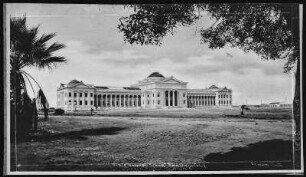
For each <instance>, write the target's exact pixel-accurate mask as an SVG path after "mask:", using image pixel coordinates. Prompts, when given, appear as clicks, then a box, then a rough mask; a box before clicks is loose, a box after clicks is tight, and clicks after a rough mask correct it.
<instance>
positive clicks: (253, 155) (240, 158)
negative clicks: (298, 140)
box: [204, 139, 293, 170]
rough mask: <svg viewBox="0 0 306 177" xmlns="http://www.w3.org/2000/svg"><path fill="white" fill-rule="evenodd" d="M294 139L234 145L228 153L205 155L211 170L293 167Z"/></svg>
mask: <svg viewBox="0 0 306 177" xmlns="http://www.w3.org/2000/svg"><path fill="white" fill-rule="evenodd" d="M292 160H293V153H292V141H284V140H280V139H274V140H268V141H262V142H258V143H254V144H249V145H248V146H246V147H234V148H232V149H231V151H230V152H227V153H211V154H208V155H207V156H205V158H204V161H205V162H207V163H208V164H207V169H209V170H243V169H247V170H249V169H250V170H252V169H271V170H272V169H292V168H293V166H292Z"/></svg>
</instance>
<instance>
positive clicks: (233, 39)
mask: <svg viewBox="0 0 306 177" xmlns="http://www.w3.org/2000/svg"><path fill="white" fill-rule="evenodd" d="M128 7H133V8H134V13H133V14H131V15H130V16H128V17H121V18H120V19H119V20H120V24H119V25H118V28H119V30H120V32H122V33H123V35H124V40H125V41H126V42H129V43H130V44H134V43H135V44H141V45H144V44H145V45H148V44H153V45H161V43H162V39H163V38H164V37H165V36H166V35H167V33H170V34H172V35H173V34H174V31H175V29H176V28H177V27H178V26H187V25H191V24H193V23H195V22H196V21H197V20H199V19H200V17H201V16H202V15H201V13H202V12H203V13H204V12H205V13H207V15H209V16H210V17H211V18H212V19H215V23H213V24H212V25H211V26H210V27H208V28H204V27H202V28H201V30H200V33H201V41H202V42H203V43H208V45H209V47H210V48H212V49H215V48H222V47H224V46H226V45H229V46H231V47H239V48H241V49H242V50H244V51H245V52H249V51H253V52H255V53H256V54H258V55H260V56H261V57H262V58H263V59H272V60H275V59H286V60H287V63H286V64H285V66H284V71H285V72H289V71H290V70H291V69H292V67H293V64H294V63H295V62H296V60H297V59H298V57H299V44H298V40H297V38H296V37H294V34H295V32H294V31H292V26H291V23H292V20H291V16H290V13H289V12H290V7H291V6H290V5H288V4H247V3H240V4H226V3H224V4H214V3H207V4H151V5H138V4H137V5H131V6H128ZM288 14H289V15H288Z"/></svg>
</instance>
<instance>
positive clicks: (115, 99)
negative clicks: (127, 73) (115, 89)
mask: <svg viewBox="0 0 306 177" xmlns="http://www.w3.org/2000/svg"><path fill="white" fill-rule="evenodd" d="M94 98H95V104H94V106H95V107H101V108H112V107H114V108H118V107H122V108H133V107H134V108H135V107H141V96H140V94H96V95H95V97H94Z"/></svg>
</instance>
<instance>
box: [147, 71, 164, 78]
mask: <svg viewBox="0 0 306 177" xmlns="http://www.w3.org/2000/svg"><path fill="white" fill-rule="evenodd" d="M149 77H162V78H165V77H164V76H163V75H162V74H160V73H159V72H153V73H152V74H150V75H149V76H148V78H149Z"/></svg>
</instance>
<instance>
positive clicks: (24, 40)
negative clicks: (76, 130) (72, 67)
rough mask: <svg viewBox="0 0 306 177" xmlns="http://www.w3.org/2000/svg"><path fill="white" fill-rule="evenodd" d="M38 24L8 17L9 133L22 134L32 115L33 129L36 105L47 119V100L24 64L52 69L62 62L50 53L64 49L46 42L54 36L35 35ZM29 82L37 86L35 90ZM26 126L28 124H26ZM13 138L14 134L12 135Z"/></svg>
mask: <svg viewBox="0 0 306 177" xmlns="http://www.w3.org/2000/svg"><path fill="white" fill-rule="evenodd" d="M38 31H39V27H35V28H29V27H27V26H26V17H25V16H23V17H11V19H10V67H11V68H10V80H11V82H10V90H11V99H10V100H11V125H13V126H12V129H11V130H12V132H14V133H15V131H17V134H18V130H20V131H19V132H20V133H25V131H26V130H28V129H29V128H31V126H32V120H33V118H34V128H35V129H37V115H35V114H37V110H35V111H33V109H37V108H36V104H41V106H42V107H43V108H44V113H45V120H47V119H48V101H47V98H46V96H45V94H44V92H43V91H42V89H41V87H40V85H39V84H38V83H37V82H36V80H35V79H34V78H33V77H32V76H31V75H30V74H28V73H27V72H26V71H24V68H26V67H37V68H39V69H44V68H48V69H53V68H54V67H56V64H58V63H62V62H66V59H65V58H64V57H61V56H53V55H54V54H53V53H54V52H55V51H57V50H60V49H62V48H64V47H65V46H64V45H63V44H60V43H57V42H55V43H53V44H51V45H48V41H49V40H50V39H52V38H53V37H54V36H55V33H52V34H43V35H42V36H38ZM33 81H34V83H36V85H37V86H38V87H39V91H38V92H35V90H34V88H33V84H32V83H33ZM26 82H27V83H29V85H30V88H31V89H32V91H33V94H34V95H36V98H34V99H33V100H31V99H30V97H29V94H28V89H27V87H26ZM26 125H28V126H26ZM13 137H14V136H13Z"/></svg>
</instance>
